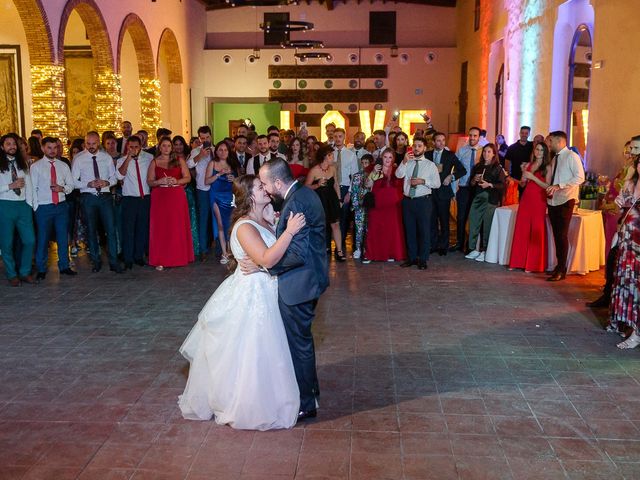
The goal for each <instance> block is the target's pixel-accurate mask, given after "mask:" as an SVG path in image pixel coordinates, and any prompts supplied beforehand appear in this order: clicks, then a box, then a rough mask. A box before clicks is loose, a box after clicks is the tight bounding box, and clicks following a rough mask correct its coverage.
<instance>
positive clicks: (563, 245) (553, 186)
mask: <svg viewBox="0 0 640 480" xmlns="http://www.w3.org/2000/svg"><path fill="white" fill-rule="evenodd" d="M549 136H550V137H551V152H552V153H554V157H553V161H552V162H551V165H550V168H549V169H547V172H549V171H550V172H551V174H550V176H549V177H548V182H547V183H549V187H548V188H547V210H548V212H549V223H551V229H552V230H553V241H554V243H555V246H556V259H557V262H558V263H557V265H556V268H555V269H554V270H553V272H552V273H551V276H550V277H549V278H547V280H548V281H550V282H557V281H559V280H564V278H565V277H566V275H567V255H568V252H569V224H570V223H571V216H572V215H573V208H574V206H575V204H576V202H578V199H579V196H580V185H581V184H582V183H584V168H583V167H582V162H581V161H580V157H579V156H578V154H576V153H575V152H573V151H571V150H569V149H568V148H567V134H566V133H565V132H562V131H555V132H551V133H550V134H549Z"/></svg>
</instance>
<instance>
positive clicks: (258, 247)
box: [237, 213, 306, 268]
mask: <svg viewBox="0 0 640 480" xmlns="http://www.w3.org/2000/svg"><path fill="white" fill-rule="evenodd" d="M305 223H306V222H305V218H304V215H303V214H302V213H296V214H295V215H294V214H293V213H291V215H290V216H289V219H288V221H287V229H286V230H285V231H284V232H283V233H282V235H280V238H278V240H276V243H274V244H273V245H272V246H271V247H269V248H267V246H266V245H265V243H264V241H263V240H262V237H261V236H260V232H258V229H256V227H254V226H253V225H251V224H250V223H244V224H242V225H240V227H238V231H237V235H238V241H239V242H240V245H241V246H242V249H243V250H244V251H245V252H246V254H247V255H248V256H249V257H250V258H251V260H253V262H254V263H256V264H257V265H260V266H262V267H265V268H271V267H273V266H274V265H275V264H276V263H278V262H279V261H280V259H281V258H282V257H283V255H284V254H285V252H286V251H287V248H288V247H289V244H290V243H291V239H292V238H293V236H294V235H295V234H296V233H298V232H299V231H300V230H301V229H302V227H304V226H305Z"/></svg>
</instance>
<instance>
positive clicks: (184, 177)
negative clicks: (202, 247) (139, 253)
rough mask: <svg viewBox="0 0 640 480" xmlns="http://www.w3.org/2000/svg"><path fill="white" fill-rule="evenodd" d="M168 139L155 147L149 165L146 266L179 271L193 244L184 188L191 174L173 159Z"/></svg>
mask: <svg viewBox="0 0 640 480" xmlns="http://www.w3.org/2000/svg"><path fill="white" fill-rule="evenodd" d="M172 150H173V144H172V143H171V139H170V138H169V137H163V138H162V139H160V143H159V144H158V151H159V152H160V153H159V154H158V156H157V157H156V158H155V159H154V160H153V161H152V162H151V164H150V165H149V170H148V172H147V183H148V184H149V186H150V187H151V214H150V220H149V224H150V225H149V265H153V266H155V267H156V270H162V269H163V268H164V267H181V266H184V265H187V264H188V263H189V262H193V260H194V256H193V241H192V238H191V222H190V220H189V205H188V203H187V194H186V193H185V191H184V187H185V185H187V184H188V183H189V182H190V181H191V174H190V173H189V168H188V167H187V164H186V162H185V161H184V158H176V156H175V155H174V154H173V151H172Z"/></svg>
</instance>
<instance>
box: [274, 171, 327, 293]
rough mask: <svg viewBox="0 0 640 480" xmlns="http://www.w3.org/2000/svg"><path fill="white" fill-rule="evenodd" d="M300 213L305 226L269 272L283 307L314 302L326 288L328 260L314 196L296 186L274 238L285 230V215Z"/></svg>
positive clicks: (322, 220)
mask: <svg viewBox="0 0 640 480" xmlns="http://www.w3.org/2000/svg"><path fill="white" fill-rule="evenodd" d="M290 212H293V213H294V215H295V214H296V213H303V214H304V216H305V220H306V225H305V226H304V228H303V229H302V230H300V232H298V233H297V234H296V235H295V236H294V237H293V239H292V240H291V244H290V245H289V248H288V249H287V251H286V253H285V254H284V256H283V257H282V259H281V260H280V261H279V262H278V263H277V264H276V265H274V266H273V267H272V268H270V269H269V273H271V274H272V275H278V289H279V294H280V298H281V300H282V301H283V302H284V303H285V304H287V305H298V304H300V303H304V302H309V301H312V300H316V299H318V298H319V297H320V295H322V293H323V292H324V291H325V290H326V289H327V287H328V286H329V260H328V257H327V250H326V248H327V244H326V240H325V232H326V221H325V216H324V209H323V208H322V203H321V202H320V198H319V197H318V195H317V194H316V193H315V192H314V191H313V190H311V189H309V188H307V187H305V186H303V185H301V184H300V183H296V184H295V185H294V186H293V187H291V190H290V191H289V194H288V195H287V197H286V198H285V199H284V203H283V204H282V210H281V211H280V221H279V222H278V227H277V228H276V235H277V236H278V237H280V235H282V233H283V232H284V231H285V229H286V228H287V220H288V218H289V213H290Z"/></svg>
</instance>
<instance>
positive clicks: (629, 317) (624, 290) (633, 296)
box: [611, 202, 640, 333]
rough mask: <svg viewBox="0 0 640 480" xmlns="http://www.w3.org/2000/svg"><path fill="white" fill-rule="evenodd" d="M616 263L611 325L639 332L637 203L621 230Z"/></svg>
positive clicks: (639, 224) (639, 225)
mask: <svg viewBox="0 0 640 480" xmlns="http://www.w3.org/2000/svg"><path fill="white" fill-rule="evenodd" d="M618 245H619V247H618V248H619V249H618V261H617V263H616V272H615V281H614V284H613V293H612V294H611V323H612V324H613V325H616V324H617V323H624V324H626V325H629V326H630V327H633V330H634V331H635V332H636V333H639V332H640V202H636V203H635V206H634V207H632V208H631V210H630V211H629V214H628V215H627V217H626V219H625V221H624V223H623V224H622V226H621V230H620V234H619V241H618Z"/></svg>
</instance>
